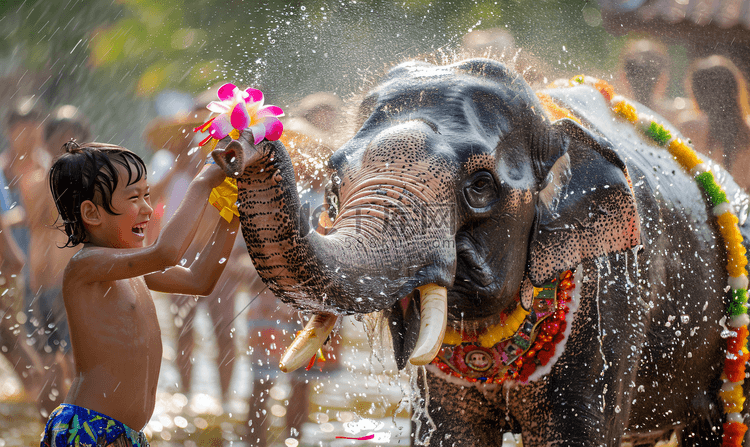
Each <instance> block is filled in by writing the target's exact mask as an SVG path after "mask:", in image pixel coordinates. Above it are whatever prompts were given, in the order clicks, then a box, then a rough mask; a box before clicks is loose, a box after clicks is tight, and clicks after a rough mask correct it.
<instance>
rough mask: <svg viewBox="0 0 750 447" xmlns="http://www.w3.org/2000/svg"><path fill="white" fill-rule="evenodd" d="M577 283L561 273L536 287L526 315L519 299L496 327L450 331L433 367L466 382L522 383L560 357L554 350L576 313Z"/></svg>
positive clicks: (570, 274)
mask: <svg viewBox="0 0 750 447" xmlns="http://www.w3.org/2000/svg"><path fill="white" fill-rule="evenodd" d="M576 282H577V281H575V278H574V274H573V273H572V272H571V271H566V272H564V273H562V274H561V275H560V276H559V278H555V279H553V280H552V281H550V282H549V283H547V284H544V285H543V286H542V287H538V288H537V287H535V288H534V291H533V304H532V306H531V309H529V310H525V309H524V308H523V306H521V300H520V297H519V298H518V299H517V300H516V302H515V304H514V305H513V306H511V308H510V309H509V310H507V311H506V312H504V313H503V315H501V323H499V324H496V325H492V326H489V327H487V328H485V329H484V330H482V331H480V332H478V333H477V332H471V331H464V330H462V331H456V330H455V329H452V328H450V327H449V328H448V329H447V330H446V333H445V338H444V339H443V347H442V348H441V349H440V351H439V352H438V355H437V357H435V359H434V360H433V361H432V364H433V365H435V366H437V367H438V368H439V369H440V370H441V371H442V372H444V373H445V374H448V375H450V376H453V377H458V378H460V379H463V380H467V381H469V382H483V383H490V384H491V383H495V384H497V383H503V382H505V381H506V380H518V381H521V382H527V381H528V380H529V377H530V376H531V375H532V374H533V373H534V372H536V371H537V370H539V369H541V368H543V367H545V366H547V365H548V364H549V365H551V364H552V363H554V361H552V360H553V359H554V358H555V357H556V355H559V354H560V352H559V350H558V348H557V347H558V345H560V344H561V343H562V344H564V343H563V342H564V341H565V339H566V338H567V335H568V334H569V332H570V331H566V329H567V328H568V326H569V325H570V321H569V320H570V317H571V316H572V315H574V314H575V310H576V309H577V307H578V299H577V297H575V296H574V289H575V286H576Z"/></svg>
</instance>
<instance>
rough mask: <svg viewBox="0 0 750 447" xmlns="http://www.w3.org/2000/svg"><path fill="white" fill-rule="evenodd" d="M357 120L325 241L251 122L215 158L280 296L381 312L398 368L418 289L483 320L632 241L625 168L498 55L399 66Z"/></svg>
mask: <svg viewBox="0 0 750 447" xmlns="http://www.w3.org/2000/svg"><path fill="white" fill-rule="evenodd" d="M357 119H358V120H359V122H358V123H357V125H358V128H359V130H358V131H357V133H356V134H355V135H354V136H353V137H352V138H351V139H350V140H349V141H348V142H347V143H346V144H344V145H343V146H342V147H341V148H340V149H339V150H338V151H336V152H335V153H334V154H333V155H332V157H331V158H330V161H329V168H330V176H331V182H330V187H329V191H328V193H327V198H326V200H327V203H328V210H327V213H328V217H330V220H331V221H332V222H333V223H332V226H331V228H330V229H329V230H328V231H327V234H326V235H325V236H323V235H321V234H318V233H316V232H313V231H310V230H309V227H308V226H307V225H306V224H305V222H306V220H305V219H300V218H299V216H300V212H299V211H300V205H299V200H298V199H297V195H296V189H295V188H294V184H293V173H292V172H289V171H290V170H289V168H288V167H287V166H286V165H285V161H284V160H283V157H284V151H283V150H281V147H280V145H279V144H277V143H269V142H265V143H261V144H260V145H258V146H254V145H252V144H251V143H249V142H250V141H252V138H251V137H248V135H246V134H247V132H246V134H245V135H243V136H241V137H240V139H239V140H231V138H228V139H226V140H222V141H221V142H220V143H219V145H218V146H217V149H216V150H215V151H214V158H215V159H216V160H217V162H218V163H220V164H223V165H224V166H225V167H226V170H227V172H228V174H230V175H234V176H236V177H238V182H239V185H240V199H239V201H240V208H241V213H242V219H243V220H242V226H243V231H244V234H245V238H246V241H247V243H248V250H249V251H250V254H251V256H252V257H253V261H254V263H255V264H256V268H257V270H258V272H259V273H260V274H261V276H262V277H263V278H264V279H265V281H266V282H267V283H268V284H269V285H270V286H271V288H272V290H273V291H274V292H275V293H276V294H277V296H280V297H281V298H282V299H283V300H285V301H291V302H293V303H294V304H295V305H297V306H299V307H303V308H307V309H313V310H317V311H325V312H333V313H339V314H342V313H343V314H351V313H369V312H374V311H380V310H385V311H386V313H387V315H388V322H389V326H390V328H391V333H392V334H393V339H394V348H395V352H396V356H397V360H398V363H399V365H400V366H402V365H403V364H404V363H405V361H406V359H407V358H409V356H410V354H411V351H412V349H413V348H414V346H415V344H417V342H416V333H417V332H418V331H417V330H416V325H418V324H419V319H420V316H419V311H417V309H419V308H420V306H419V304H418V303H419V301H420V300H423V297H424V296H423V294H424V291H425V286H428V288H433V289H434V288H435V286H437V290H443V289H441V288H445V290H447V319H448V321H449V322H450V323H452V324H454V325H456V326H458V325H460V324H463V325H471V324H476V325H482V324H487V323H488V322H492V319H493V317H495V316H497V315H498V314H499V313H500V312H501V311H502V310H503V309H505V308H507V307H508V306H509V305H510V304H512V303H513V302H514V301H515V300H516V299H517V297H518V296H519V295H520V296H521V298H522V302H524V304H525V305H527V306H528V305H529V304H530V294H531V285H532V284H534V285H540V284H542V283H544V282H545V281H546V280H548V279H550V278H552V277H553V276H554V275H556V274H557V273H559V272H561V271H564V270H566V269H569V268H571V267H574V266H576V265H577V264H578V263H580V262H581V260H583V259H587V258H591V257H596V256H600V255H602V254H604V253H607V252H610V251H614V250H623V249H626V248H629V247H632V246H634V245H635V244H637V243H638V239H639V231H638V228H639V227H638V218H637V214H636V211H635V201H634V197H633V193H632V191H631V188H630V187H629V180H628V177H627V174H626V169H625V165H624V163H623V162H622V161H621V160H620V159H619V158H618V157H617V156H616V155H615V154H614V152H612V151H611V149H610V148H609V147H608V145H607V143H606V141H603V140H601V139H600V138H598V137H596V136H594V135H593V134H591V133H589V132H588V131H586V130H584V129H583V128H582V127H580V126H579V125H577V124H576V123H574V122H572V121H569V120H561V121H557V122H554V123H552V122H550V120H549V118H547V115H546V114H545V112H544V111H543V110H542V106H541V104H540V102H539V100H538V99H537V97H536V95H535V94H534V92H532V91H531V89H530V88H529V86H528V85H527V84H526V83H525V82H524V81H523V79H522V78H521V77H520V76H518V75H516V74H515V73H513V72H512V71H510V70H509V69H507V68H506V67H505V66H504V65H502V64H500V63H498V62H495V61H492V60H487V59H473V60H468V61H463V62H460V63H456V64H453V65H448V66H435V65H431V64H427V63H420V62H410V63H404V64H401V65H398V66H396V67H395V68H393V69H392V70H390V72H389V73H388V75H387V76H386V77H385V79H383V80H382V82H381V83H380V84H379V85H378V86H377V87H376V88H375V89H373V90H372V91H371V92H369V94H368V95H367V96H366V97H365V98H364V100H362V102H361V104H360V106H359V109H358V113H357ZM323 217H326V216H323ZM300 222H301V223H300ZM416 290H418V291H419V292H415V291H416ZM422 304H424V303H422ZM423 320H424V318H423ZM422 323H423V324H422V326H424V321H423V322H422ZM431 324H433V325H437V326H440V325H441V324H442V328H439V329H442V331H444V327H445V326H444V325H445V322H444V321H443V322H440V321H439V319H438V321H437V322H434V323H431ZM442 331H440V330H437V331H434V334H433V335H432V337H433V338H435V337H439V338H440V339H439V340H436V341H434V342H432V345H435V344H437V346H438V347H439V345H440V342H441V341H442V334H443V332H442ZM420 343H421V341H420ZM432 345H431V346H432ZM432 355H433V356H434V352H432ZM430 359H431V358H430ZM427 361H429V359H428V360H427Z"/></svg>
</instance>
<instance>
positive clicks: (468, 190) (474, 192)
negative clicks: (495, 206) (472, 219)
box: [464, 171, 497, 208]
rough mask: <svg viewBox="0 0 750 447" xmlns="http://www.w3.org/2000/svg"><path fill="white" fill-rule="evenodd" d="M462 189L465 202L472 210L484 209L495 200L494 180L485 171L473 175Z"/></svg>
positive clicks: (495, 188)
mask: <svg viewBox="0 0 750 447" xmlns="http://www.w3.org/2000/svg"><path fill="white" fill-rule="evenodd" d="M467 183H468V184H467V186H466V187H465V188H464V195H465V197H466V202H467V203H468V204H469V206H470V207H472V208H486V207H488V206H490V205H492V203H493V202H494V201H495V200H497V187H496V186H495V179H494V178H493V177H492V174H490V173H489V172H487V171H481V172H477V173H476V174H474V175H473V176H472V177H471V179H470V180H469V181H468V182H467Z"/></svg>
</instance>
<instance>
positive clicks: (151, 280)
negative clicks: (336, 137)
mask: <svg viewBox="0 0 750 447" xmlns="http://www.w3.org/2000/svg"><path fill="white" fill-rule="evenodd" d="M238 228H239V219H238V218H233V219H232V222H231V223H230V222H227V221H226V220H224V219H223V218H221V217H219V218H218V223H217V224H216V227H215V228H214V232H213V234H212V236H211V238H210V239H209V241H208V242H207V243H206V246H205V247H204V248H203V250H201V252H200V256H198V259H196V260H195V261H194V262H193V263H192V264H190V267H188V268H185V267H180V266H177V267H174V268H171V269H169V270H167V271H165V272H155V273H152V274H150V275H147V276H146V285H148V288H149V289H151V290H155V291H158V292H164V293H179V294H182V295H204V296H205V295H209V294H211V292H212V291H213V289H214V287H215V286H216V283H217V282H218V281H219V277H221V274H222V272H223V271H224V268H225V267H226V265H227V262H226V261H227V258H229V255H230V253H231V252H232V247H233V246H234V240H235V239H236V238H237V230H238Z"/></svg>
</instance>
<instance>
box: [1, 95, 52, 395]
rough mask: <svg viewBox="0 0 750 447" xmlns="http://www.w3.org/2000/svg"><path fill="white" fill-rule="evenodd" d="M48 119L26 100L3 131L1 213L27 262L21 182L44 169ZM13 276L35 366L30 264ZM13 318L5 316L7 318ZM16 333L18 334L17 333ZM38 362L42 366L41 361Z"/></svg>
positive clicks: (41, 109)
mask: <svg viewBox="0 0 750 447" xmlns="http://www.w3.org/2000/svg"><path fill="white" fill-rule="evenodd" d="M46 117H47V114H46V111H45V107H44V105H43V104H42V103H41V101H40V100H39V98H38V97H36V96H23V97H21V98H19V99H17V100H16V101H15V102H14V103H13V105H12V107H11V109H10V110H9V111H8V114H7V116H6V118H5V122H4V124H5V126H4V128H3V134H4V135H3V136H4V137H5V140H6V141H7V143H8V145H7V147H6V148H5V149H4V150H3V152H2V153H0V213H2V214H1V215H0V219H1V220H2V224H1V225H2V228H3V229H4V232H6V231H7V232H8V233H9V235H10V236H12V239H13V240H12V243H11V241H6V245H7V246H10V245H12V244H15V246H16V247H17V248H18V249H19V250H20V251H19V252H18V253H19V256H23V258H24V259H26V258H27V255H28V249H29V237H30V235H29V229H28V227H27V224H26V222H27V220H26V209H25V206H24V205H25V204H24V199H23V197H22V194H21V192H22V187H21V180H22V179H23V178H24V176H25V175H27V174H29V173H30V172H33V171H35V170H36V169H38V168H39V167H40V166H41V165H40V163H39V160H40V159H44V158H45V157H43V156H40V155H41V154H42V153H43V152H44V151H45V149H44V136H43V132H44V130H43V122H44V120H45V118H46ZM14 250H15V249H14ZM6 254H7V253H6ZM11 258H17V256H15V255H14V256H9V258H8V259H7V260H6V261H10V260H11ZM17 262H18V261H17V259H16V261H12V264H15V265H16V267H17V266H18V265H17ZM13 274H15V275H16V276H15V277H12V275H11V276H10V277H9V278H6V280H12V285H11V286H10V287H9V290H10V289H12V290H13V291H14V296H13V300H12V305H13V308H14V309H15V310H16V319H17V322H18V324H19V325H21V326H23V328H18V330H19V332H17V335H18V337H22V338H25V340H19V342H20V343H22V345H23V346H22V358H24V359H26V363H27V364H31V363H33V362H31V360H30V358H29V357H28V356H29V354H28V352H27V351H28V350H27V346H28V345H33V346H34V349H35V350H36V348H37V346H36V345H37V340H36V339H35V338H34V337H35V332H36V331H37V328H38V327H39V326H40V322H39V320H38V319H37V318H36V316H35V315H34V312H33V310H32V308H33V298H34V294H33V292H32V291H31V287H30V285H29V269H28V264H23V265H22V268H21V270H20V271H16V272H15V273H13ZM9 293H10V292H9ZM9 304H11V303H9ZM9 316H10V315H8V314H6V315H5V317H6V318H7V317H9ZM13 327H15V326H13ZM14 333H16V331H15V330H14ZM3 343H4V344H5V343H8V342H7V341H4V342H3ZM36 361H37V362H38V359H37V360H36ZM40 375H41V370H40V371H39V372H36V373H32V376H34V377H35V378H38V377H39V376H40ZM24 379H26V380H24V385H25V386H27V387H28V386H30V385H31V383H30V380H29V379H28V377H24ZM32 381H33V380H32ZM40 386H41V385H40V384H38V383H35V384H34V385H33V386H32V388H33V389H29V388H27V390H26V391H27V392H33V393H34V394H35V395H34V396H32V397H33V398H34V399H36V398H37V395H38V393H39V392H40Z"/></svg>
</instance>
